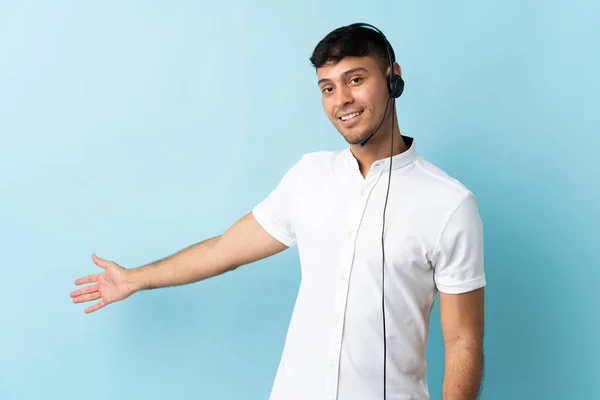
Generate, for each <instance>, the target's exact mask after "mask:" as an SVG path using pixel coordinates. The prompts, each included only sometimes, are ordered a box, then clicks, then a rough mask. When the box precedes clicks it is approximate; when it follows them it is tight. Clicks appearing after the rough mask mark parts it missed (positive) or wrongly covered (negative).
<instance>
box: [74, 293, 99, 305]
mask: <svg viewBox="0 0 600 400" xmlns="http://www.w3.org/2000/svg"><path fill="white" fill-rule="evenodd" d="M99 298H100V292H94V293H90V294H84V295H82V296H78V297H75V298H74V299H73V303H83V302H86V301H90V300H96V299H99Z"/></svg>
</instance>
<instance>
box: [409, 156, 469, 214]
mask: <svg viewBox="0 0 600 400" xmlns="http://www.w3.org/2000/svg"><path fill="white" fill-rule="evenodd" d="M414 164H415V168H414V169H413V171H412V172H413V174H414V175H415V177H417V178H418V179H417V180H416V182H417V185H418V187H419V192H420V193H421V194H422V195H423V196H424V197H426V198H427V202H428V203H433V205H436V206H438V207H442V208H446V209H447V210H448V209H453V208H456V207H458V205H459V204H461V203H462V202H464V201H465V200H467V199H469V198H471V199H473V200H474V201H475V203H477V199H476V197H475V194H474V193H473V192H472V190H471V189H470V188H469V187H467V186H466V185H465V184H464V183H463V182H461V181H460V180H458V179H457V178H456V177H454V176H452V175H451V174H449V173H448V172H446V171H445V170H443V169H442V168H440V167H439V166H437V165H436V164H434V163H433V162H431V161H429V160H428V159H426V158H425V157H423V156H421V155H417V157H416V158H415V163H414Z"/></svg>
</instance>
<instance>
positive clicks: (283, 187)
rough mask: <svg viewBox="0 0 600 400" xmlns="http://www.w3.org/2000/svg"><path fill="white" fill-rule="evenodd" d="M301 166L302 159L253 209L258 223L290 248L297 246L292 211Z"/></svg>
mask: <svg viewBox="0 0 600 400" xmlns="http://www.w3.org/2000/svg"><path fill="white" fill-rule="evenodd" d="M301 164H302V159H300V161H298V162H296V164H294V165H293V166H292V168H290V169H289V170H288V171H287V172H286V173H285V175H284V176H283V178H281V180H280V181H279V183H278V184H277V186H276V187H275V189H273V190H272V191H271V193H269V195H268V196H267V197H266V198H265V199H263V200H262V201H261V202H260V203H258V204H257V205H256V206H255V207H254V208H253V209H252V213H253V214H254V218H255V219H256V220H257V221H258V223H259V224H260V225H261V226H262V227H263V228H264V229H265V230H266V231H267V232H268V233H269V234H270V235H271V236H273V237H274V238H275V239H277V240H279V241H280V242H281V243H283V244H285V245H286V246H288V247H292V246H295V245H296V235H295V233H294V228H293V226H292V210H293V205H294V193H295V191H296V187H297V185H298V181H299V175H300V168H301Z"/></svg>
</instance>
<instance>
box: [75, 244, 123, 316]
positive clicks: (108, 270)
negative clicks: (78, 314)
mask: <svg viewBox="0 0 600 400" xmlns="http://www.w3.org/2000/svg"><path fill="white" fill-rule="evenodd" d="M93 260H94V263H95V264H96V265H98V266H99V267H101V268H103V269H104V272H102V273H100V274H95V275H88V276H86V277H83V278H79V279H77V280H76V281H75V284H76V285H81V284H85V283H93V285H90V286H87V287H85V288H82V289H79V290H75V291H73V292H71V297H72V298H73V302H74V303H83V302H85V301H92V300H97V299H100V301H98V302H97V303H96V304H94V305H92V306H90V307H88V308H86V309H85V312H86V313H91V312H93V311H96V310H98V309H100V308H102V307H104V306H106V305H108V304H110V303H114V302H116V301H119V300H123V299H124V298H126V297H128V296H130V295H131V294H132V293H133V290H132V289H131V288H129V286H128V285H127V270H126V269H125V268H123V267H121V266H120V265H118V264H116V263H114V262H111V261H106V260H102V259H100V258H98V257H96V256H95V255H94V256H93Z"/></svg>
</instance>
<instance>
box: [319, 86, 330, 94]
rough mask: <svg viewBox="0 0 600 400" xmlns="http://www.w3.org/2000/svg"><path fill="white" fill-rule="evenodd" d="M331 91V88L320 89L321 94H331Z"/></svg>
mask: <svg viewBox="0 0 600 400" xmlns="http://www.w3.org/2000/svg"><path fill="white" fill-rule="evenodd" d="M332 90H333V88H330V87H325V88H323V89H321V92H323V93H331V91H332Z"/></svg>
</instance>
